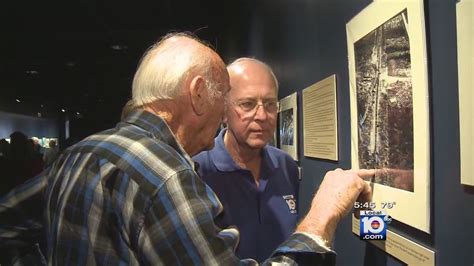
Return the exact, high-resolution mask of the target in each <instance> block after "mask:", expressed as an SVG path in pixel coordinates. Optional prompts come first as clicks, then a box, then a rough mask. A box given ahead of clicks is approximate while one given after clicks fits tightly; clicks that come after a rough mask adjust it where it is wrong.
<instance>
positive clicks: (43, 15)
mask: <svg viewBox="0 0 474 266" xmlns="http://www.w3.org/2000/svg"><path fill="white" fill-rule="evenodd" d="M455 2H456V0H426V1H425V16H426V18H425V20H426V37H427V47H428V58H427V59H428V67H429V76H430V80H429V82H430V87H429V93H430V97H429V99H428V100H429V103H430V107H431V113H430V116H431V121H430V124H431V129H430V133H431V140H430V141H431V163H432V165H431V179H432V183H431V190H432V199H431V210H432V211H431V217H432V222H431V232H432V233H431V234H425V233H422V232H420V231H417V230H414V229H413V228H410V227H408V226H404V225H403V224H396V225H395V226H396V227H395V228H394V230H395V231H397V232H399V233H400V234H402V235H406V236H407V237H408V238H410V239H413V240H414V241H417V242H420V243H422V244H423V245H425V246H427V247H429V248H431V249H432V250H434V251H435V252H436V264H437V265H473V263H474V244H473V241H474V227H473V225H474V207H473V202H474V189H473V187H469V186H463V185H461V184H460V177H459V173H460V170H459V122H458V121H459V116H458V83H457V62H456V57H457V54H456V17H455ZM369 3H370V1H369V0H312V1H311V0H292V1H288V0H272V1H270V0H258V1H249V0H244V1H213V0H201V1H184V0H177V1H153V2H152V1H133V2H132V1H125V0H119V1H111V0H108V1H92V0H82V1H77V0H76V1H64V2H62V1H53V2H49V3H44V2H40V1H9V2H6V1H4V2H3V3H2V4H1V5H0V25H1V26H0V27H1V29H2V30H1V32H2V37H1V40H2V41H1V42H0V92H1V97H0V110H2V111H6V112H14V113H22V114H29V115H35V116H36V115H37V113H38V112H41V113H42V116H43V117H53V118H56V119H58V121H63V120H62V119H64V117H65V116H66V115H67V116H68V117H69V119H70V120H71V135H72V137H73V138H76V139H80V138H82V137H84V136H86V135H87V134H90V133H92V132H95V131H98V130H101V129H105V128H108V127H111V126H113V125H114V124H115V123H116V122H117V121H118V119H119V116H120V110H121V107H122V106H123V104H124V103H125V102H126V100H127V99H128V97H129V96H130V88H131V81H132V77H133V73H134V71H135V69H136V67H137V64H138V61H139V59H140V57H141V55H142V53H143V52H144V51H145V50H146V48H147V47H148V46H149V45H151V44H152V43H153V42H154V41H155V40H157V39H158V37H159V36H161V35H163V34H165V33H167V32H169V31H170V30H189V31H192V32H195V33H196V34H197V35H198V36H199V37H201V38H203V39H206V40H208V41H209V42H210V43H212V44H213V45H214V46H215V47H216V49H217V51H218V52H219V53H220V54H221V55H222V57H223V58H224V60H225V61H226V62H229V61H230V60H232V59H234V58H236V57H240V56H255V57H257V58H259V59H262V60H263V61H265V62H267V63H268V64H269V65H270V66H272V67H273V69H274V71H275V73H276V75H277V77H278V78H279V80H280V92H279V94H280V95H279V96H280V97H283V96H286V95H289V94H290V93H292V92H294V91H301V90H302V89H303V88H306V87H307V86H309V85H311V84H312V83H314V82H316V81H318V80H321V79H323V78H325V77H327V76H329V75H331V74H336V75H337V83H338V91H337V93H338V99H337V100H338V122H339V132H338V133H339V147H340V148H339V157H340V158H339V161H338V162H331V161H324V160H317V159H312V158H306V157H304V156H302V155H303V150H302V149H300V151H299V158H301V161H300V164H301V166H302V167H303V180H302V184H301V186H300V188H301V191H300V195H301V197H300V200H299V204H300V210H301V213H304V212H305V211H307V209H308V207H309V204H310V202H311V198H312V195H313V193H314V190H315V188H317V187H318V185H319V183H320V182H321V180H322V177H323V175H324V173H325V172H326V171H328V170H331V169H334V168H336V167H340V168H345V169H347V168H350V166H351V160H350V154H351V150H350V136H351V134H350V132H351V131H350V108H349V85H348V79H349V75H348V66H347V40H346V31H345V30H346V29H345V24H346V23H347V22H348V21H349V20H350V19H351V18H352V17H353V16H355V15H356V14H357V13H358V12H359V11H361V10H362V9H363V8H364V7H365V6H367V5H368V4H369ZM16 99H20V101H21V102H20V103H18V102H16ZM300 100H301V99H300ZM300 102H301V101H300ZM41 105H43V107H41ZM61 109H65V111H66V112H65V113H63V112H61ZM76 112H79V114H80V115H77V113H76ZM302 115H303V114H302V113H301V108H299V118H300V120H299V123H298V127H299V132H302V120H301V118H302ZM0 123H1V121H0ZM0 126H1V124H0ZM302 141H303V139H302V138H299V146H300V148H301V147H302V146H303V143H302ZM335 249H336V250H337V252H338V265H403V264H402V263H400V262H398V261H397V260H396V259H394V258H392V257H390V256H386V255H385V254H384V253H383V252H382V251H380V250H378V249H377V248H374V247H373V246H372V245H370V244H367V243H365V242H363V241H361V240H359V239H358V237H356V236H354V235H353V234H352V232H351V220H350V218H346V219H344V220H343V221H342V222H341V224H340V225H339V227H338V230H337V232H336V239H335Z"/></svg>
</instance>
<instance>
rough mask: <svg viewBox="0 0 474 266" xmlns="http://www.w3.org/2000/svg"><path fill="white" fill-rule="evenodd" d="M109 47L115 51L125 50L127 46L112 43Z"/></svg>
mask: <svg viewBox="0 0 474 266" xmlns="http://www.w3.org/2000/svg"><path fill="white" fill-rule="evenodd" d="M110 48H112V50H115V51H123V50H126V49H127V48H128V47H127V46H126V45H121V44H113V45H111V46H110Z"/></svg>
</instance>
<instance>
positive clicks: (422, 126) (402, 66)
mask: <svg viewBox="0 0 474 266" xmlns="http://www.w3.org/2000/svg"><path fill="white" fill-rule="evenodd" d="M346 30H347V46H348V55H349V78H350V103H351V150H352V151H351V153H352V154H351V158H352V168H354V169H358V168H366V169H377V171H376V175H375V176H373V177H372V178H371V179H370V180H367V182H370V183H371V185H372V186H373V191H374V194H373V202H374V203H375V204H376V206H377V207H379V208H381V206H383V205H384V204H385V206H387V205H386V204H387V203H390V206H393V208H391V209H390V210H386V211H387V212H388V213H389V215H390V216H392V217H393V218H394V219H396V220H398V221H400V222H402V223H405V224H407V225H410V226H412V227H415V228H417V229H419V230H422V231H424V232H427V233H430V224H429V221H430V147H429V144H430V134H429V133H430V132H429V128H430V125H429V102H428V96H429V95H428V74H427V73H428V72H427V67H426V66H427V62H426V60H427V59H426V58H427V56H426V38H425V20H424V14H423V1H422V0H412V1H393V0H392V1H388V0H387V1H375V2H373V3H372V4H370V5H369V6H368V7H367V8H365V9H364V10H363V11H362V12H360V13H359V14H358V15H357V16H355V17H354V18H353V19H352V20H351V21H349V23H347V25H346Z"/></svg>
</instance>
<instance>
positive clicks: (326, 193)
mask: <svg viewBox="0 0 474 266" xmlns="http://www.w3.org/2000/svg"><path fill="white" fill-rule="evenodd" d="M374 174H375V170H346V171H344V170H342V169H336V170H334V171H329V172H327V173H326V176H325V177H324V180H323V182H322V183H321V186H320V187H319V189H318V192H317V193H316V195H315V196H314V198H313V202H312V203H311V209H310V210H309V213H308V215H307V216H306V218H305V219H304V220H303V221H302V222H301V224H300V225H299V226H298V228H297V230H296V231H301V232H303V231H313V232H308V233H311V234H315V235H318V236H321V237H323V238H324V239H326V240H327V241H328V242H331V240H332V237H333V235H334V231H335V230H336V227H337V224H338V223H339V221H340V220H341V218H342V217H344V216H345V215H347V214H348V213H349V212H350V210H351V209H352V207H353V206H354V202H355V201H356V200H357V201H359V202H366V201H370V199H371V197H372V190H371V188H370V186H369V185H368V184H367V183H366V182H365V181H364V180H363V179H362V178H364V177H370V176H373V175H374Z"/></svg>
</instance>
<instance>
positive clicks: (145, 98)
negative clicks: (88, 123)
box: [132, 33, 227, 106]
mask: <svg viewBox="0 0 474 266" xmlns="http://www.w3.org/2000/svg"><path fill="white" fill-rule="evenodd" d="M224 73H225V65H224V62H223V61H222V59H221V58H220V57H219V55H217V53H216V52H214V51H213V50H212V49H211V48H210V47H209V46H207V45H206V44H204V43H203V42H201V41H200V40H199V39H197V38H195V37H193V36H191V35H189V34H186V33H173V34H168V35H166V36H165V37H163V38H162V39H161V40H160V41H159V42H158V43H156V44H155V45H153V46H152V47H150V49H149V50H148V51H147V52H146V53H145V55H144V56H143V58H142V60H141V62H140V65H139V67H138V70H137V72H136V73H135V77H134V79H133V85H132V100H133V105H134V106H142V105H145V104H148V103H152V102H154V101H156V100H165V99H175V98H176V97H177V96H178V95H180V93H181V89H182V86H183V83H184V82H185V81H186V80H187V79H188V78H189V77H190V76H192V75H202V76H203V77H204V79H205V81H206V83H207V87H208V89H209V92H210V95H215V94H216V91H215V90H216V89H217V88H218V86H217V84H216V83H218V82H219V81H220V80H221V76H222V75H227V74H224Z"/></svg>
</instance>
